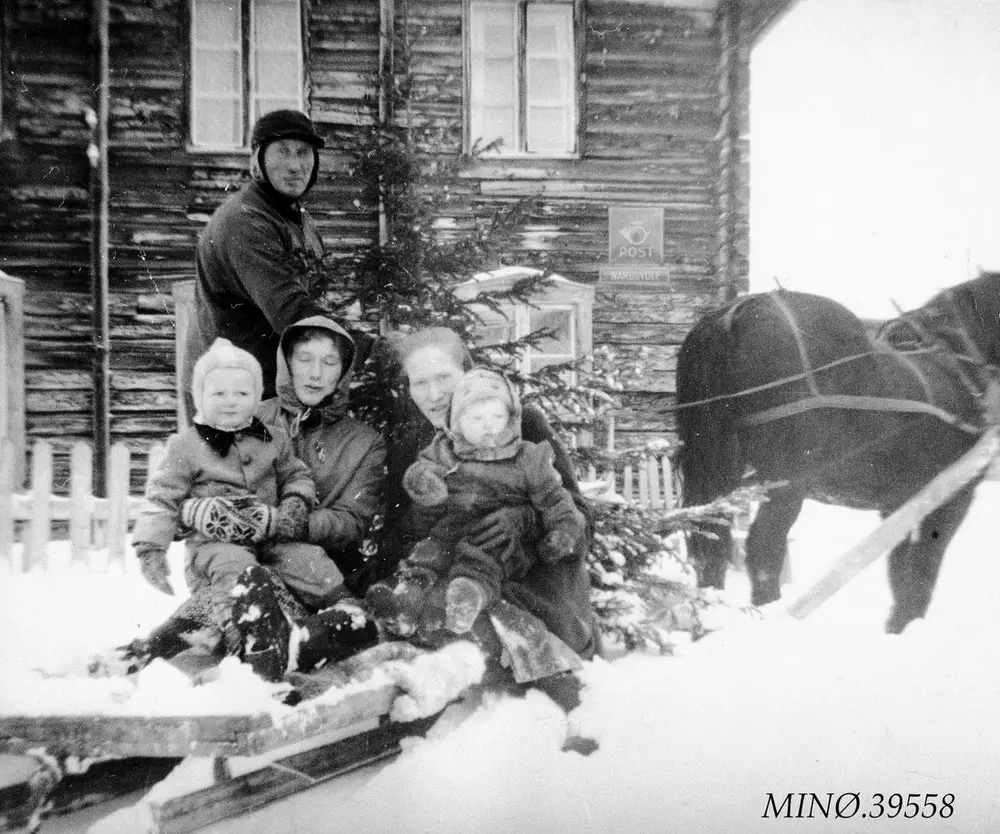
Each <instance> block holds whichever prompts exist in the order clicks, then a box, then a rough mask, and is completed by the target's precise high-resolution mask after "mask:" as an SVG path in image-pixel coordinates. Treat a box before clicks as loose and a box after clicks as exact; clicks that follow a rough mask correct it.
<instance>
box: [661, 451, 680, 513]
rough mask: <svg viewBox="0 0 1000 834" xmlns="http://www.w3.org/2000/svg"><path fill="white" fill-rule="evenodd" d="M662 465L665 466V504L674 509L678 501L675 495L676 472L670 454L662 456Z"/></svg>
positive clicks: (669, 508)
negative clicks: (671, 463)
mask: <svg viewBox="0 0 1000 834" xmlns="http://www.w3.org/2000/svg"><path fill="white" fill-rule="evenodd" d="M660 465H661V467H662V468H663V505H664V506H665V507H666V508H667V509H668V510H672V509H673V508H674V506H675V505H676V503H677V498H676V496H675V495H674V472H673V467H672V466H671V465H670V456H669V455H663V456H662V457H661V458H660Z"/></svg>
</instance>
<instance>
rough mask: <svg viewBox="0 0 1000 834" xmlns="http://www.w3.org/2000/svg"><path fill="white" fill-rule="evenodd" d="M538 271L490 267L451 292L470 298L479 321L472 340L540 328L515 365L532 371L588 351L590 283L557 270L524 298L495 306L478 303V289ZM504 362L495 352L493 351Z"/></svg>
mask: <svg viewBox="0 0 1000 834" xmlns="http://www.w3.org/2000/svg"><path fill="white" fill-rule="evenodd" d="M533 275H534V276H539V275H541V273H540V272H539V271H538V270H536V269H531V268H529V267H503V268H501V269H498V270H495V271H494V272H491V273H482V274H480V275H477V276H476V277H475V278H473V279H472V280H471V281H466V282H465V283H463V284H459V285H458V286H457V287H456V288H455V294H456V295H457V296H458V297H459V298H461V299H463V300H466V301H471V302H472V307H471V309H472V310H473V311H474V312H475V313H476V315H477V316H479V318H480V320H481V323H480V324H479V326H478V327H477V328H476V335H475V341H476V344H477V345H479V346H481V347H487V348H488V347H489V346H490V345H499V344H504V343H507V342H511V341H514V340H515V339H520V338H523V337H524V336H527V335H528V334H530V333H538V332H539V331H542V330H544V331H545V334H544V336H543V338H541V339H539V340H537V342H536V343H535V344H533V345H532V346H530V347H528V348H527V349H525V350H524V351H523V352H522V353H521V354H520V355H519V356H518V357H517V358H516V359H513V358H508V360H507V361H508V363H509V364H513V363H514V362H516V363H517V370H519V371H520V372H522V373H526V374H527V373H532V372H534V371H537V370H538V369H539V368H543V367H545V366H546V365H553V364H558V363H562V362H569V361H572V360H574V359H579V358H580V357H581V356H584V355H586V354H589V353H590V352H591V350H592V349H593V307H594V288H593V287H592V286H590V285H586V284H578V283H576V282H574V281H568V280H566V279H565V278H563V277H562V276H559V275H551V276H549V279H550V285H549V286H548V287H546V288H544V289H542V290H540V292H539V293H538V294H537V295H535V296H533V297H532V298H531V299H530V301H528V302H517V303H514V302H506V303H502V304H501V305H500V306H499V309H495V308H493V307H490V306H488V305H485V304H477V303H476V302H475V300H474V299H475V297H476V295H477V294H478V293H480V292H487V293H489V292H499V291H507V290H510V289H511V288H512V287H513V286H514V284H515V282H516V281H518V280H519V279H522V278H527V277H530V276H533ZM494 358H495V359H496V360H497V361H499V362H501V363H502V362H503V361H504V357H503V356H502V355H500V354H499V353H498V355H497V356H496V357H494ZM575 377H576V374H575V373H574V372H569V373H568V377H567V382H569V383H570V384H574V383H575V381H576V380H575Z"/></svg>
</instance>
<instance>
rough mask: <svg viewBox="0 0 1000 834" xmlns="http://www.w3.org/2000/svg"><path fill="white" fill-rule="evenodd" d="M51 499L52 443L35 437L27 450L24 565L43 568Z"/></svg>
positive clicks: (49, 522) (46, 548)
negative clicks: (27, 509)
mask: <svg viewBox="0 0 1000 834" xmlns="http://www.w3.org/2000/svg"><path fill="white" fill-rule="evenodd" d="M51 500H52V446H50V445H49V444H48V443H47V442H46V441H44V440H37V441H35V444H34V445H33V446H32V452H31V520H30V522H29V528H28V536H27V541H26V547H25V550H26V553H25V558H24V566H25V568H26V569H28V570H31V569H32V568H34V567H44V565H45V557H46V554H47V552H48V549H49V537H50V536H51V535H52V529H51V509H50V504H51Z"/></svg>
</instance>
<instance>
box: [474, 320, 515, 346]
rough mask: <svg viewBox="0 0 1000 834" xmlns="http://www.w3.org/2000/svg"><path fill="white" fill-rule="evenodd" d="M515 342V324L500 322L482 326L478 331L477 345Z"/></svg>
mask: <svg viewBox="0 0 1000 834" xmlns="http://www.w3.org/2000/svg"><path fill="white" fill-rule="evenodd" d="M513 340H514V322H512V321H500V322H490V323H488V324H481V325H480V326H479V327H478V328H477V329H476V344H477V345H481V346H484V347H485V346H488V345H499V344H503V343H504V342H511V341H513Z"/></svg>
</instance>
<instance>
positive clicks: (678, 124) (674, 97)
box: [0, 0, 746, 484]
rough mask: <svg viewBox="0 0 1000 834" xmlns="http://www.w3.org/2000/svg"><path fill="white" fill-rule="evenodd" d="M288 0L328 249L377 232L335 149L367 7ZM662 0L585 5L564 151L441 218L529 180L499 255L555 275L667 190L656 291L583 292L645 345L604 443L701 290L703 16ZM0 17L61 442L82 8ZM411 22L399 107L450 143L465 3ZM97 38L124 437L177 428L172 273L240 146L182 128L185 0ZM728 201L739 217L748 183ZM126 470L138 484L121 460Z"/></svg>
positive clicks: (23, 226)
mask: <svg viewBox="0 0 1000 834" xmlns="http://www.w3.org/2000/svg"><path fill="white" fill-rule="evenodd" d="M305 5H306V9H305V17H306V19H307V20H308V31H307V53H306V62H307V67H308V69H307V79H306V83H307V91H308V106H309V109H310V112H311V114H312V116H313V118H314V119H315V120H316V121H317V123H318V125H319V129H320V131H321V132H322V134H323V135H324V137H325V138H326V140H327V149H326V150H324V151H323V153H322V160H321V171H320V179H319V182H318V183H317V186H316V188H315V189H314V191H313V192H312V193H311V194H310V198H309V201H308V202H309V208H310V211H311V213H312V214H313V216H314V217H315V218H316V220H317V223H318V225H319V228H320V231H321V233H322V235H323V237H324V240H325V242H326V244H327V247H328V249H329V250H330V251H332V252H335V253H347V252H350V251H355V250H357V249H358V248H359V247H365V246H368V245H370V244H371V243H372V242H373V241H374V240H375V238H376V234H377V217H376V211H375V206H374V204H373V202H372V200H371V195H369V194H366V193H364V191H363V190H362V188H361V186H360V184H359V183H358V182H357V180H356V179H355V178H353V177H352V176H351V172H350V167H349V166H350V155H349V152H348V148H349V146H350V143H351V141H352V138H353V137H354V136H355V135H356V132H357V131H358V130H359V129H361V128H362V127H363V126H365V125H368V124H370V123H371V122H372V121H373V119H374V116H375V110H374V101H373V96H374V93H375V81H374V79H375V73H376V71H377V68H378V66H377V65H378V27H379V21H378V13H379V8H378V7H379V4H378V3H376V2H374V0H307V2H306V3H305ZM397 5H398V7H402V5H403V2H402V0H397ZM681 5H682V4H681V3H680V2H678V3H666V2H663V0H657V2H650V3H649V4H643V3H640V2H635V0H631V1H630V2H605V1H604V0H588V2H586V4H585V21H586V32H585V35H584V37H585V64H584V67H583V69H584V72H585V76H586V81H585V84H586V91H585V95H584V101H583V102H582V110H581V112H583V113H584V123H583V125H582V131H581V134H582V138H583V147H582V155H581V157H580V158H578V159H566V160H509V161H508V160H481V161H479V162H477V163H476V164H475V165H473V166H472V167H471V168H470V169H469V170H468V171H467V172H466V173H465V182H466V184H467V186H466V189H465V191H466V194H465V198H466V199H465V201H464V210H463V211H460V212H458V213H457V215H456V216H455V217H454V218H452V220H453V221H454V226H455V229H456V230H457V231H459V232H460V231H461V230H463V229H468V228H471V227H472V226H473V224H474V223H475V222H476V219H477V218H482V217H485V216H488V215H489V214H491V213H492V211H493V210H495V209H496V208H497V207H498V206H501V205H506V204H510V203H511V202H513V201H515V200H518V199H519V198H521V197H526V196H534V197H537V198H538V199H539V202H538V210H537V211H536V212H535V213H534V214H533V215H532V216H531V217H530V218H529V220H528V224H527V226H526V227H525V228H524V229H523V231H522V233H521V234H520V236H519V241H518V243H517V245H516V246H515V247H514V249H515V251H512V252H511V253H510V254H511V256H512V257H513V258H518V257H519V256H521V255H528V254H532V253H535V254H538V253H541V254H544V255H546V256H548V257H550V258H551V261H552V263H553V265H554V266H555V268H556V269H558V270H559V271H560V272H562V273H563V274H564V275H566V276H567V277H569V278H572V279H575V280H579V281H585V282H594V281H596V280H597V272H598V268H599V266H600V265H601V264H602V263H604V262H605V261H606V257H607V256H606V252H607V244H608V237H607V235H608V232H607V208H608V206H609V205H610V204H616V205H617V204H629V203H635V204H655V205H662V206H664V208H665V215H666V219H665V258H666V263H667V264H668V265H669V266H670V267H671V273H672V275H673V277H674V284H673V286H672V288H670V289H665V290H660V291H656V292H644V293H639V292H632V291H618V292H613V291H611V290H608V289H606V288H603V287H599V291H598V295H597V302H596V308H595V311H594V328H595V344H598V345H599V344H607V345H610V346H612V347H613V348H614V349H615V350H616V351H618V352H619V354H620V355H621V356H622V357H623V358H631V357H633V356H635V355H638V352H639V349H640V347H642V346H648V347H649V348H650V349H651V351H650V358H649V369H648V374H647V376H646V378H645V380H644V381H643V382H641V383H636V384H632V385H631V386H630V390H629V391H628V392H627V397H626V399H627V408H626V410H625V413H623V414H622V415H621V417H620V419H619V422H618V427H617V428H618V432H619V434H620V435H624V436H621V437H620V441H621V445H632V444H633V443H637V442H641V440H643V439H644V438H646V437H649V436H654V435H661V434H662V433H663V432H665V431H669V430H670V429H671V427H672V423H671V418H670V417H669V415H664V414H663V413H662V406H663V405H664V404H665V403H669V402H670V401H671V400H672V396H673V393H672V392H673V387H674V382H673V374H674V362H675V358H676V353H677V348H678V346H679V344H680V342H681V340H682V339H683V336H684V334H685V333H686V331H687V329H688V328H689V327H690V325H691V324H692V323H693V322H694V321H695V320H696V318H697V317H698V315H700V313H701V312H703V311H704V310H706V309H708V308H709V307H711V306H712V305H713V304H714V303H716V301H717V299H718V292H719V281H718V278H717V275H716V255H717V245H718V241H717V225H718V224H717V220H718V195H717V185H718V181H719V147H718V136H717V133H718V127H719V118H720V117H719V102H718V77H717V73H718V68H719V66H718V65H719V52H720V49H719V33H718V27H717V18H716V15H715V13H714V12H712V11H711V10H706V9H705V8H704V4H703V3H699V4H696V5H699V6H701V7H702V8H694V9H685V8H682V7H681ZM4 13H5V15H6V18H5V22H6V43H5V44H4V61H5V64H6V67H7V69H8V74H7V77H6V78H5V79H4V83H5V85H6V86H5V87H4V89H5V92H6V97H5V100H4V111H3V119H4V124H3V126H2V129H3V134H0V136H2V137H3V145H2V154H0V174H2V183H0V209H2V212H0V268H2V269H4V270H5V271H7V272H9V273H11V274H12V275H15V276H18V277H21V278H23V279H25V281H26V283H27V293H26V331H27V351H26V365H27V420H28V431H29V434H30V435H31V436H33V437H45V438H49V439H51V440H52V441H53V443H54V444H55V447H56V451H57V453H58V452H60V451H65V450H67V449H68V448H69V446H70V445H71V444H72V442H73V441H75V440H77V439H89V437H90V419H91V417H90V412H89V408H90V401H91V393H90V387H91V384H90V347H89V346H90V303H89V295H88V288H89V280H90V275H89V263H90V254H89V240H90V213H89V205H88V185H89V180H88V178H89V166H88V162H87V158H86V146H87V143H88V141H89V134H88V131H87V128H86V125H85V123H84V121H83V111H84V108H85V107H86V106H88V105H90V104H92V66H91V56H90V54H89V51H88V42H89V41H88V37H89V27H90V21H89V3H88V2H85V0H8V2H6V3H4ZM408 20H409V27H408V30H407V31H408V33H409V35H410V39H411V43H412V47H413V56H414V68H415V70H416V78H415V82H416V83H415V94H414V96H415V100H414V103H413V106H412V108H411V110H410V111H409V112H401V113H399V114H398V118H399V119H401V120H409V121H410V122H411V123H412V124H413V125H414V126H415V128H416V129H417V138H418V146H419V147H421V148H422V149H423V150H424V151H426V152H427V153H428V154H440V153H449V154H450V153H457V152H458V151H459V149H460V148H461V142H462V124H463V112H462V107H463V103H462V77H463V63H462V61H463V59H462V29H461V25H462V3H461V2H460V0H410V3H409V8H408ZM397 24H398V26H397V31H399V30H400V29H401V28H402V21H397ZM111 39H112V50H111V66H112V78H113V83H112V102H111V125H110V130H111V141H112V147H111V151H110V164H111V229H110V233H111V253H110V256H111V275H110V280H111V291H112V292H111V298H110V301H111V335H112V354H111V365H112V380H111V388H112V415H111V419H112V434H113V439H114V440H116V441H118V440H125V441H126V442H128V443H129V445H130V448H132V449H133V450H137V451H139V452H141V451H142V450H143V449H145V448H147V447H148V446H149V445H150V444H151V443H153V442H154V441H155V440H158V439H162V437H164V436H165V435H166V434H167V433H169V432H170V431H171V430H172V429H173V427H174V419H175V393H174V368H173V338H174V331H173V311H172V307H171V305H172V299H171V294H170V287H171V284H172V283H173V282H174V281H176V280H179V279H186V278H190V277H192V275H193V255H194V248H195V242H196V239H197V235H198V232H199V230H200V229H201V228H202V226H203V225H204V223H205V222H206V220H207V219H208V217H209V216H210V214H211V212H212V211H213V210H214V209H215V207H216V206H218V205H219V203H220V202H221V201H222V200H223V199H225V197H226V196H227V195H228V194H229V193H231V192H232V190H233V189H234V188H236V187H238V186H239V185H240V184H241V183H242V182H243V181H244V179H245V176H246V173H245V172H246V167H247V160H246V153H245V152H241V153H218V152H212V153H206V152H203V151H193V150H191V149H190V148H189V147H188V145H187V116H186V80H185V67H186V65H187V50H188V32H187V23H186V0H112V2H111ZM742 101H743V104H741V106H745V98H743V99H742ZM745 151H746V149H745V147H741V148H740V154H741V157H740V160H741V164H742V166H743V168H744V169H745V163H746V152H745ZM743 196H744V197H745V195H743ZM738 210H739V211H740V213H741V218H740V221H739V224H738V225H739V228H740V229H741V230H744V231H745V214H746V200H745V199H743V198H741V200H740V201H739V204H738ZM740 263H741V265H740V269H741V270H742V271H743V273H744V275H743V279H742V280H744V282H745V259H743V260H741V262H740ZM57 459H58V458H57ZM136 461H137V464H138V465H139V467H141V465H142V462H143V458H142V457H141V456H140V455H136ZM60 471H61V472H62V474H63V475H65V473H66V470H65V469H62V470H60V469H59V467H58V465H57V483H58V480H59V472H60ZM133 477H134V482H135V483H136V484H141V478H142V475H141V472H140V471H136V472H135V473H134V476H133Z"/></svg>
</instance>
